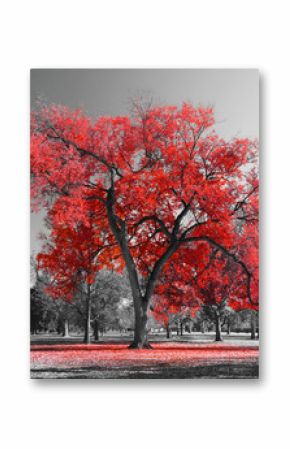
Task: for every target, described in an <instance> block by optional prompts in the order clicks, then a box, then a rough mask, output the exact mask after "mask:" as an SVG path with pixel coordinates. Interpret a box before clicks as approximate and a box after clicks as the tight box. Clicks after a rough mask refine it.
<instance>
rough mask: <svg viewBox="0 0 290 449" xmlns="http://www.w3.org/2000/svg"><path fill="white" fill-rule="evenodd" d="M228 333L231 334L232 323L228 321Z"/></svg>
mask: <svg viewBox="0 0 290 449" xmlns="http://www.w3.org/2000/svg"><path fill="white" fill-rule="evenodd" d="M227 334H228V335H231V323H230V322H228V329H227Z"/></svg>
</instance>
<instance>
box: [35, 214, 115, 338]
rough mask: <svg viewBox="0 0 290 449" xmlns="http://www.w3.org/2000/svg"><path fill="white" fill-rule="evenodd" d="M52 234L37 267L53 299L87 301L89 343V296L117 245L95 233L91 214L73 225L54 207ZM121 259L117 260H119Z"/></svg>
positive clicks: (108, 263)
mask: <svg viewBox="0 0 290 449" xmlns="http://www.w3.org/2000/svg"><path fill="white" fill-rule="evenodd" d="M49 217H50V224H51V228H52V229H51V235H50V237H49V239H48V242H47V243H46V245H45V246H44V249H43V252H42V253H40V254H38V256H37V260H38V268H39V269H40V270H43V271H45V273H46V274H47V275H48V276H49V279H50V282H49V285H48V286H47V287H46V292H47V293H48V294H49V295H50V296H51V297H53V298H56V299H58V298H62V299H64V300H65V301H68V302H71V301H73V300H74V299H76V297H77V296H80V295H81V297H83V298H84V299H85V302H86V315H85V322H86V324H85V338H84V341H85V343H90V328H91V327H90V325H91V295H92V291H91V290H92V284H94V282H95V277H96V274H97V273H98V271H99V270H101V269H102V268H103V267H110V265H111V266H114V268H117V263H116V252H115V249H116V245H115V248H114V245H113V244H110V243H109V241H108V239H107V238H106V236H105V234H104V233H103V234H101V233H100V232H98V229H97V228H96V226H95V222H96V221H95V219H94V213H93V212H92V211H90V213H89V216H88V217H87V221H84V222H82V223H80V224H78V225H75V227H72V226H68V225H67V224H65V223H62V222H61V220H60V219H59V217H58V215H57V214H56V215H55V214H54V210H52V211H51V213H50V214H49ZM119 262H120V259H119Z"/></svg>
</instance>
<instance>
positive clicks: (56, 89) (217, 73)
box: [31, 69, 259, 251]
mask: <svg viewBox="0 0 290 449" xmlns="http://www.w3.org/2000/svg"><path fill="white" fill-rule="evenodd" d="M140 94H141V95H150V96H152V97H153V99H154V100H155V102H156V103H162V104H170V105H180V104H181V103H182V101H191V102H192V103H194V104H195V105H197V104H203V105H206V106H207V105H212V106H214V108H215V116H216V120H217V125H216V126H215V129H216V130H217V132H218V133H219V135H221V136H222V137H224V138H226V139H230V138H231V137H234V136H239V137H250V138H256V137H258V136H259V72H258V70H255V69H90V70H86V69H66V70H65V69H33V70H31V107H32V108H33V107H34V105H35V101H36V100H37V98H38V97H41V98H42V99H44V100H45V101H47V102H48V103H57V104H65V105H67V106H69V107H71V108H79V107H81V108H82V109H83V110H84V111H86V112H87V113H88V114H90V115H92V116H98V115H104V114H106V115H122V114H127V113H128V111H129V99H130V97H134V96H136V95H140ZM43 215H44V214H43V213H39V214H34V213H33V214H31V250H32V251H38V250H39V249H40V244H39V242H38V240H37V235H38V234H39V232H40V231H41V230H42V229H43V224H42V219H43Z"/></svg>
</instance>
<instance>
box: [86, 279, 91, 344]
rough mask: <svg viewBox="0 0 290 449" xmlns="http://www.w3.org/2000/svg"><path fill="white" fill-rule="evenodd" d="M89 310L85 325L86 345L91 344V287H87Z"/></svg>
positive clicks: (87, 309) (87, 310)
mask: <svg viewBox="0 0 290 449" xmlns="http://www.w3.org/2000/svg"><path fill="white" fill-rule="evenodd" d="M86 305H87V308H86V323H85V337H84V343H86V344H89V343H90V342H91V286H90V284H88V286H87V304H86Z"/></svg>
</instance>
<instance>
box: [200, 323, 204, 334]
mask: <svg viewBox="0 0 290 449" xmlns="http://www.w3.org/2000/svg"><path fill="white" fill-rule="evenodd" d="M200 332H201V333H202V334H204V321H202V322H201V323H200Z"/></svg>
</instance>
